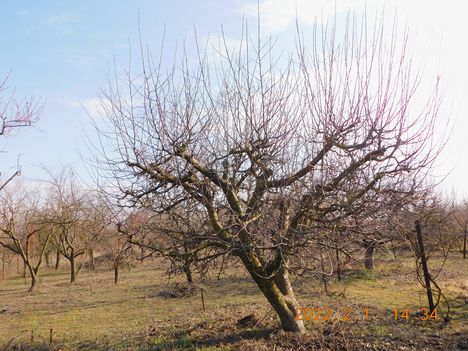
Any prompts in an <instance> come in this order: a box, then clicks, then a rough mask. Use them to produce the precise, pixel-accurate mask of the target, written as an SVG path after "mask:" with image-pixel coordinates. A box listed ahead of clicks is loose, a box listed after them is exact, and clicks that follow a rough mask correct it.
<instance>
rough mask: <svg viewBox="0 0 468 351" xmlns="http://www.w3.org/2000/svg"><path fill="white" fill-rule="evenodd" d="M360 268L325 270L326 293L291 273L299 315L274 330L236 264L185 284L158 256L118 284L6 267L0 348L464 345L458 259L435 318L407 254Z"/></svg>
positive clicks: (467, 285) (463, 289)
mask: <svg viewBox="0 0 468 351" xmlns="http://www.w3.org/2000/svg"><path fill="white" fill-rule="evenodd" d="M440 263H441V262H440V261H438V259H437V258H434V259H433V260H432V262H431V264H432V265H433V267H436V266H438V265H439V264H440ZM358 268H359V267H349V269H348V270H347V271H345V272H344V277H343V279H342V280H341V281H337V280H336V279H335V278H333V279H330V280H329V293H328V294H326V293H325V292H324V289H323V284H322V282H321V281H320V280H319V279H317V277H304V278H301V279H297V280H295V282H294V286H295V291H296V294H297V296H298V300H299V301H300V304H301V307H302V309H303V312H305V314H304V315H303V318H305V319H307V320H305V324H306V327H307V333H306V334H305V335H300V336H298V335H295V334H289V333H284V332H282V331H281V330H280V328H279V323H278V320H277V318H276V316H275V314H274V313H273V312H272V311H271V308H270V307H269V305H268V303H267V302H266V300H265V298H264V297H263V296H262V295H261V294H260V293H259V291H258V289H257V287H256V286H255V285H254V284H253V282H252V281H251V279H250V278H249V277H248V275H247V274H246V273H245V272H244V271H243V270H242V269H241V268H240V267H232V268H231V269H229V270H228V271H227V274H226V275H222V276H221V277H220V278H219V279H218V278H217V276H216V274H213V275H212V276H211V277H209V278H208V279H206V280H205V281H203V282H200V281H198V282H197V283H196V289H192V290H191V291H187V289H185V288H184V283H183V281H182V278H177V279H172V280H168V279H167V278H166V277H165V276H164V271H165V268H164V265H163V264H162V263H161V262H153V263H151V264H146V265H145V266H138V267H134V268H132V269H131V270H130V271H128V270H125V271H123V272H122V280H121V283H120V285H118V286H114V284H113V276H112V272H110V271H104V270H98V271H96V272H87V271H83V272H80V274H79V276H78V282H76V283H75V284H70V283H68V282H67V279H68V274H67V271H66V269H65V268H64V269H63V271H59V272H56V271H53V270H45V271H44V272H42V279H41V283H40V286H39V287H38V289H37V291H35V292H34V293H27V284H25V282H24V280H23V278H22V277H11V278H9V279H7V280H4V281H2V282H0V345H3V346H0V351H3V350H255V351H262V350H278V351H279V350H369V351H370V350H430V351H434V350H468V263H467V261H466V260H465V261H463V259H461V258H452V259H450V260H449V261H447V262H446V264H445V266H444V270H443V271H442V273H441V274H440V275H439V277H438V279H437V281H438V282H439V284H440V286H441V287H442V289H443V292H444V293H445V296H446V297H447V299H448V302H449V305H450V310H451V312H450V315H449V319H448V320H446V321H444V316H445V314H446V312H447V306H446V304H443V303H442V304H441V305H440V309H439V310H438V315H437V317H438V319H437V320H435V319H434V318H430V319H428V320H427V321H422V320H421V319H424V318H425V317H424V313H421V312H420V309H421V308H424V307H425V305H426V300H425V291H424V290H423V289H422V288H421V287H420V286H419V285H418V284H417V282H416V277H415V273H414V261H412V260H411V259H405V260H399V261H396V260H391V259H384V258H381V259H379V260H377V267H376V269H375V270H374V271H372V272H366V271H363V270H361V269H358ZM201 291H203V303H204V306H205V310H203V304H202V298H201ZM307 308H313V309H312V310H310V309H308V310H306V309H307ZM395 308H397V309H398V320H395V316H394V313H395V312H394V309H395ZM318 309H321V311H322V313H319V310H318ZM405 309H407V311H408V319H406V318H405V317H406V315H405V314H404V312H405ZM418 311H419V312H418ZM310 312H313V315H312V314H311V313H310ZM423 312H424V311H423ZM402 313H403V317H401V314H402ZM326 315H329V316H331V318H325V316H326ZM346 316H347V318H345V317H346ZM433 317H435V316H433ZM325 319H327V320H325ZM328 319H330V320H328ZM51 335H52V342H51V343H50V338H51Z"/></svg>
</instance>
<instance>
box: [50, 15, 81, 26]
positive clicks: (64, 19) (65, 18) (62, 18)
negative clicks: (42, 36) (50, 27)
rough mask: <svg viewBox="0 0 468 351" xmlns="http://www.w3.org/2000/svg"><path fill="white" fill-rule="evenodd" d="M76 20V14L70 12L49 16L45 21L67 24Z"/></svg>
mask: <svg viewBox="0 0 468 351" xmlns="http://www.w3.org/2000/svg"><path fill="white" fill-rule="evenodd" d="M77 21H78V16H77V15H74V14H71V13H61V14H58V15H53V16H50V17H49V18H48V19H47V22H49V23H52V24H68V23H74V22H77Z"/></svg>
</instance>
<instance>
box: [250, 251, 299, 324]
mask: <svg viewBox="0 0 468 351" xmlns="http://www.w3.org/2000/svg"><path fill="white" fill-rule="evenodd" d="M241 259H242V261H243V263H244V265H245V267H246V268H247V270H248V272H249V273H250V275H251V277H252V278H253V280H254V281H255V283H256V284H257V286H258V287H259V288H260V290H261V291H262V293H263V295H264V296H265V297H266V299H267V300H268V302H269V303H270V305H271V306H272V307H273V309H274V310H275V312H276V314H277V315H278V317H279V319H280V322H281V327H282V328H283V330H284V331H287V332H294V333H305V327H304V323H303V321H302V319H301V318H302V317H299V318H296V317H298V316H300V310H299V305H298V303H297V300H296V297H295V296H294V291H293V289H292V286H291V283H290V281H289V276H288V271H287V269H286V268H285V267H284V266H282V267H281V268H280V269H279V270H278V272H277V273H276V274H275V277H274V278H273V279H271V278H265V277H263V276H261V275H259V274H257V273H256V269H255V268H256V267H255V266H256V265H257V264H256V263H255V262H252V260H251V259H250V258H249V257H247V256H246V255H242V256H241ZM254 259H255V258H254Z"/></svg>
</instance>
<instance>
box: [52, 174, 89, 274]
mask: <svg viewBox="0 0 468 351" xmlns="http://www.w3.org/2000/svg"><path fill="white" fill-rule="evenodd" d="M49 176H50V180H48V183H49V185H50V187H49V194H48V196H49V201H48V203H47V209H46V211H47V214H48V217H47V222H48V223H49V224H50V225H51V226H52V230H53V237H52V244H53V245H54V247H55V248H56V250H57V252H59V253H60V254H61V255H62V256H63V257H65V258H66V259H67V260H68V261H69V263H70V282H75V281H76V275H77V273H78V271H79V270H80V268H81V265H80V266H77V258H78V257H80V256H82V255H83V254H84V253H85V251H86V248H87V243H88V242H89V240H88V238H89V232H88V231H87V229H88V228H86V227H85V226H84V225H83V224H84V220H85V217H86V210H85V209H86V204H87V198H86V193H85V192H84V191H83V189H81V187H80V185H79V184H78V182H77V180H76V178H75V174H74V171H73V170H72V169H71V168H70V167H64V168H62V169H61V170H60V171H59V172H58V173H57V174H53V173H52V172H49Z"/></svg>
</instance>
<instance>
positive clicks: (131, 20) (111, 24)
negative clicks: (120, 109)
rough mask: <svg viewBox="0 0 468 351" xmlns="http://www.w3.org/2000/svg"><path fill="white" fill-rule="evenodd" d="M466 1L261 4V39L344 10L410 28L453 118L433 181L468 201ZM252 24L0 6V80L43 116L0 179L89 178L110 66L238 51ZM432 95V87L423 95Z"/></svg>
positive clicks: (151, 13) (105, 8) (55, 5)
mask: <svg viewBox="0 0 468 351" xmlns="http://www.w3.org/2000/svg"><path fill="white" fill-rule="evenodd" d="M465 7H466V5H465V6H464V2H463V1H450V0H447V1H444V2H441V1H432V0H426V1H422V0H412V1H404V0H386V1H384V0H374V1H370V0H368V1H367V2H365V1H361V0H348V1H339V0H336V1H328V0H314V1H310V0H295V1H294V0H291V1H287V0H260V1H259V12H260V21H261V28H262V33H264V35H272V36H273V37H277V38H279V41H278V43H279V45H280V46H281V45H283V46H284V47H285V48H286V49H289V48H288V45H289V46H290V45H291V43H292V42H293V40H291V39H293V38H294V35H295V26H296V18H297V21H298V23H299V25H300V27H301V28H302V29H303V30H305V31H307V30H310V29H311V28H312V26H313V24H314V23H315V22H316V21H318V23H319V24H320V23H322V22H323V21H325V20H326V19H327V18H333V16H335V15H336V16H337V18H338V20H341V19H342V18H344V16H343V15H344V14H346V13H347V12H348V11H355V12H357V13H363V12H364V11H366V13H368V14H375V13H381V12H382V11H384V13H385V16H386V17H389V18H393V15H394V13H396V16H397V18H398V20H399V22H400V23H402V24H405V23H406V25H407V27H408V28H409V31H410V36H411V37H412V42H411V45H412V47H411V48H410V49H411V51H412V54H413V57H414V58H413V59H414V61H415V62H416V63H421V62H422V63H423V64H424V74H425V75H428V76H430V75H432V76H435V75H437V74H440V75H441V78H442V86H443V94H444V102H443V107H442V109H441V111H440V113H441V114H442V115H443V117H444V118H450V128H446V126H445V124H441V125H440V126H438V131H437V132H438V133H445V134H446V135H447V133H449V135H450V137H449V140H448V143H447V146H446V148H445V150H444V152H443V153H442V154H441V155H440V159H439V161H438V167H437V168H436V170H435V173H436V174H437V175H438V176H440V177H442V176H444V175H446V178H445V179H444V181H443V183H442V185H441V189H443V190H444V191H445V192H448V193H451V192H456V195H457V197H458V198H460V199H462V198H468V182H467V181H466V176H465V175H466V174H468V162H467V161H466V158H467V157H466V156H467V151H466V150H467V148H468V143H467V139H468V103H467V100H468V92H467V88H468V65H467V64H466V63H467V62H468V42H467V41H466V39H465V36H466V33H468V21H466V19H465V18H464V16H465V14H466V11H465ZM243 19H245V20H246V21H247V22H248V23H249V24H252V25H256V19H257V1H256V0H254V1H252V0H232V1H215V0H197V1H195V0H192V1H190V0H184V1H182V0H181V1H179V0H173V1H154V0H153V1H150V0H146V1H145V0H134V1H115V0H114V1H109V0H99V1H96V0H93V1H91V0H80V1H73V2H72V1H64V0H61V1H58V0H49V1H45V0H39V1H38V0H21V1H1V2H0V33H2V34H1V35H0V48H1V50H0V77H5V76H6V75H8V74H10V76H9V80H8V85H9V86H10V87H11V89H15V96H16V97H17V98H19V99H21V98H23V97H28V96H31V95H33V96H35V97H36V98H41V100H42V102H43V103H44V109H43V111H42V113H41V115H40V120H39V122H38V123H37V124H36V125H35V126H34V127H33V128H27V129H22V130H20V131H17V132H16V133H14V134H13V135H11V136H8V137H7V138H3V140H0V148H1V150H3V152H2V153H0V163H1V165H2V167H1V168H0V171H1V172H2V174H1V178H2V179H5V178H6V177H8V175H9V174H11V173H13V172H14V171H15V170H16V166H17V163H18V157H19V163H20V165H21V169H22V177H24V178H25V179H28V180H34V179H38V178H41V177H43V176H44V171H43V170H42V168H41V167H42V166H45V167H48V168H50V169H57V168H59V167H61V166H62V165H65V164H71V165H72V166H73V167H74V168H75V169H76V170H77V172H78V173H79V174H80V175H81V176H82V178H83V179H85V180H86V179H89V178H87V175H86V171H85V167H84V166H83V161H82V158H81V156H80V153H81V154H83V153H86V151H87V148H86V145H85V140H86V139H85V134H90V133H91V129H90V118H89V116H88V113H89V114H91V115H93V116H95V117H96V116H97V101H98V100H97V99H98V93H99V91H100V89H103V88H105V87H106V81H107V73H108V70H109V67H112V66H113V65H114V62H115V64H116V66H117V67H125V66H126V65H128V62H129V57H130V51H131V52H135V51H136V50H137V49H138V41H139V31H140V32H141V36H142V41H143V42H144V44H145V45H148V47H149V48H150V50H151V51H152V52H153V53H158V51H159V50H160V47H161V41H162V38H163V37H164V41H165V43H166V49H165V50H167V51H168V52H172V50H173V49H174V47H175V43H180V42H181V41H183V40H184V38H185V39H186V40H188V41H190V40H193V38H194V28H196V32H197V37H198V38H201V39H202V40H205V39H206V38H208V37H209V38H214V37H216V36H218V35H219V34H220V33H221V26H222V28H223V30H224V33H225V35H226V36H227V37H228V38H229V39H230V40H232V42H234V43H235V42H236V40H238V39H239V37H240V34H241V27H242V21H243ZM420 89H422V90H423V91H424V90H425V89H426V90H427V91H428V92H429V91H430V89H431V87H430V86H424V85H423V86H421V87H420Z"/></svg>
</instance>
